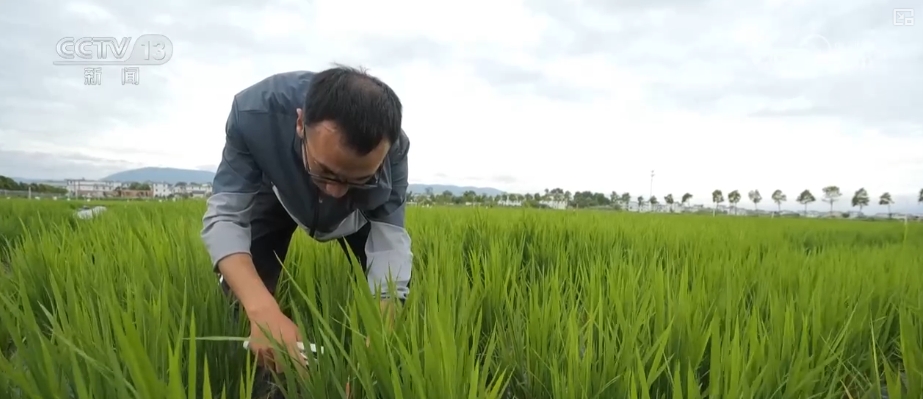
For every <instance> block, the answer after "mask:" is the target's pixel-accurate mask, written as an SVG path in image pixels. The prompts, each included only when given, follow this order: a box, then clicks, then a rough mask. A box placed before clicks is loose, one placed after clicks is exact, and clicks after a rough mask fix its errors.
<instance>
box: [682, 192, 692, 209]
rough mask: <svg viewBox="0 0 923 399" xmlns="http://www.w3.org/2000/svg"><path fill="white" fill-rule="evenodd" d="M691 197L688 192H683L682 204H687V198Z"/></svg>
mask: <svg viewBox="0 0 923 399" xmlns="http://www.w3.org/2000/svg"><path fill="white" fill-rule="evenodd" d="M691 199H692V194H689V193H686V194H683V201H682V204H683V206H689V200H691Z"/></svg>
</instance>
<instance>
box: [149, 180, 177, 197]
mask: <svg viewBox="0 0 923 399" xmlns="http://www.w3.org/2000/svg"><path fill="white" fill-rule="evenodd" d="M151 190H152V191H153V192H154V193H153V196H154V198H166V197H169V196H171V195H173V186H171V185H169V184H167V183H153V184H151Z"/></svg>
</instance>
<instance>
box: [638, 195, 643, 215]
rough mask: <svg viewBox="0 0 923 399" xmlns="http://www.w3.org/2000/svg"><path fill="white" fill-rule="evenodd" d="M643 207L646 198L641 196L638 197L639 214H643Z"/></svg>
mask: <svg viewBox="0 0 923 399" xmlns="http://www.w3.org/2000/svg"><path fill="white" fill-rule="evenodd" d="M643 206H644V196H643V195H639V196H638V212H641V207H643Z"/></svg>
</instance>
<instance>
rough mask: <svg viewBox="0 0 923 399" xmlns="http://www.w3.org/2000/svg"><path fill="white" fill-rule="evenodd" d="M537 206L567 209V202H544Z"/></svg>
mask: <svg viewBox="0 0 923 399" xmlns="http://www.w3.org/2000/svg"><path fill="white" fill-rule="evenodd" d="M539 204H542V205H545V206H547V207H549V208H551V209H567V201H563V200H559V201H555V200H544V201H540V202H539Z"/></svg>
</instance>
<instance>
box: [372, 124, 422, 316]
mask: <svg viewBox="0 0 923 399" xmlns="http://www.w3.org/2000/svg"><path fill="white" fill-rule="evenodd" d="M409 149H410V141H409V140H408V139H407V136H406V135H404V134H403V133H402V134H401V139H400V140H399V142H398V146H397V148H395V149H393V150H392V152H391V154H390V156H389V158H390V168H391V196H390V198H389V199H388V202H386V203H385V204H384V205H382V206H380V207H378V208H376V209H374V210H372V211H371V212H366V215H365V216H366V218H367V219H368V220H369V223H370V224H371V227H370V229H369V238H368V241H367V242H366V244H365V253H366V257H367V258H368V262H369V264H368V283H369V289H370V290H371V291H372V293H373V294H379V293H380V294H381V297H382V298H389V297H397V298H399V299H402V300H403V299H405V298H406V297H407V294H408V293H409V292H410V289H409V283H410V274H411V269H412V266H413V253H412V252H411V251H410V235H409V234H407V230H406V229H405V228H404V213H405V210H406V204H405V201H406V198H407V184H408V183H407V172H408V169H407V152H408V150H409ZM389 280H391V281H393V283H394V285H395V287H396V289H397V290H396V292H393V295H391V293H389V292H388V289H389V288H388V281H389Z"/></svg>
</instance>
